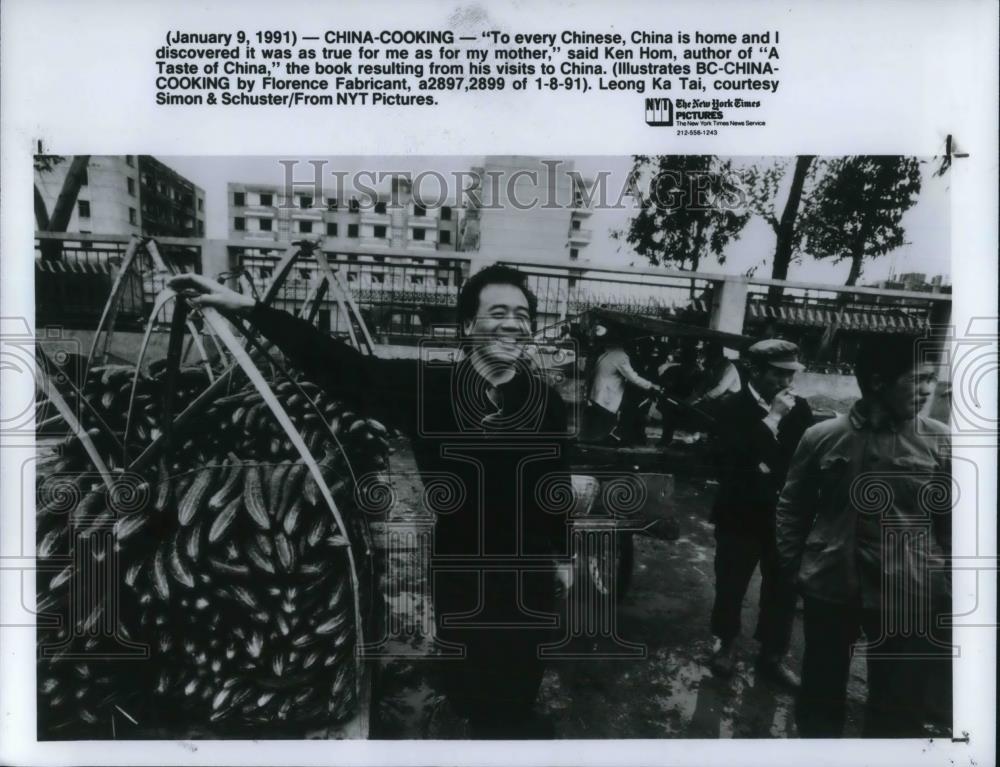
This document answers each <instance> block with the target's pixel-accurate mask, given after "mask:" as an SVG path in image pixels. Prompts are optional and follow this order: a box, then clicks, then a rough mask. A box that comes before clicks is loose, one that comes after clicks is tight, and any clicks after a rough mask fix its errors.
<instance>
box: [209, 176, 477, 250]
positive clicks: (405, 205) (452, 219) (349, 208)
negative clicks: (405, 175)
mask: <svg viewBox="0 0 1000 767" xmlns="http://www.w3.org/2000/svg"><path fill="white" fill-rule="evenodd" d="M228 197H229V200H228V203H229V214H230V215H229V239H230V241H233V242H242V243H246V244H247V245H248V246H259V247H264V248H266V247H267V243H272V242H273V243H282V244H285V243H288V242H292V241H294V240H298V239H306V240H314V239H317V238H320V239H321V244H322V247H323V250H325V251H336V250H337V249H338V248H341V249H351V250H354V249H362V250H364V249H370V250H373V251H374V250H380V251H381V250H386V249H391V250H400V251H402V250H405V251H412V252H424V253H434V252H454V251H455V250H456V242H457V239H458V210H457V208H456V207H455V205H454V204H451V205H441V206H439V207H428V206H425V205H422V204H421V202H420V201H419V200H416V199H414V197H413V195H412V193H411V190H410V188H409V185H408V184H407V183H406V182H405V180H403V179H393V184H392V186H391V187H388V188H383V189H381V190H379V191H378V194H377V197H376V199H374V200H372V199H368V198H367V197H366V196H365V195H362V194H360V193H357V192H353V191H350V190H344V191H343V192H342V193H341V196H340V197H337V196H334V195H331V196H328V197H325V198H322V199H318V198H316V197H314V196H313V194H312V193H311V192H309V191H303V190H302V189H298V190H296V191H294V192H293V193H292V194H291V195H288V194H286V193H285V191H284V190H282V189H281V188H280V187H278V186H276V185H266V184H240V183H230V184H229V185H228Z"/></svg>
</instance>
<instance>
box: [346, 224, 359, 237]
mask: <svg viewBox="0 0 1000 767" xmlns="http://www.w3.org/2000/svg"><path fill="white" fill-rule="evenodd" d="M347 236H348V237H351V238H352V239H355V240H356V239H357V238H358V225H357V224H348V225H347Z"/></svg>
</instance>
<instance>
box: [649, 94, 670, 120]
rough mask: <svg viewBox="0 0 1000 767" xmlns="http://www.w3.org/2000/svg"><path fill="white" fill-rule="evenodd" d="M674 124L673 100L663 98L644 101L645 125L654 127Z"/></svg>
mask: <svg viewBox="0 0 1000 767" xmlns="http://www.w3.org/2000/svg"><path fill="white" fill-rule="evenodd" d="M673 124H674V100H673V99H668V98H664V97H656V98H649V99H646V125H652V126H654V127H661V126H670V125H673Z"/></svg>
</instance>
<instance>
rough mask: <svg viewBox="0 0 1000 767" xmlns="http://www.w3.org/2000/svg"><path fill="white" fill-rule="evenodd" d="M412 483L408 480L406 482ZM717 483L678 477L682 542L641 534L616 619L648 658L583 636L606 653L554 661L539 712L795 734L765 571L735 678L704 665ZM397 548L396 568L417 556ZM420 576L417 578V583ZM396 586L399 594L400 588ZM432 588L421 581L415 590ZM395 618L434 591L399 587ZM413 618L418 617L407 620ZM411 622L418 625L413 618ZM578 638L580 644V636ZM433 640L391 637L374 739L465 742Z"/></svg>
mask: <svg viewBox="0 0 1000 767" xmlns="http://www.w3.org/2000/svg"><path fill="white" fill-rule="evenodd" d="M410 460H412V459H410V457H409V456H408V455H407V454H406V453H405V452H404V453H400V454H397V455H396V456H394V466H395V467H396V471H395V472H394V473H395V474H396V477H397V480H399V486H398V487H397V507H396V510H395V512H394V513H395V515H396V517H397V518H402V517H404V516H409V514H410V513H411V512H412V511H413V508H414V506H416V505H417V504H418V503H419V500H418V499H419V492H420V490H419V487H416V486H415V485H413V484H412V477H413V474H412V473H411V472H409V471H407V470H405V469H409V468H411V467H410V466H409V465H408V463H409V461H410ZM408 483H410V484H408ZM713 492H714V485H713V484H712V483H711V481H710V480H708V481H693V480H684V479H683V478H680V477H678V478H676V483H675V492H674V513H675V514H676V515H677V518H678V521H679V522H680V526H681V537H680V538H679V539H678V540H676V541H664V540H658V539H654V538H650V537H646V536H641V535H640V536H636V537H635V541H634V542H635V552H636V557H635V568H634V577H633V580H632V584H631V586H630V588H629V590H628V592H627V594H626V595H625V597H624V599H623V600H622V602H621V603H620V605H619V606H618V613H617V616H616V621H615V625H616V626H617V637H618V639H620V640H621V641H622V643H627V644H629V645H635V646H638V647H639V648H640V649H639V652H640V653H641V654H642V655H643V656H644V657H638V658H636V657H632V658H614V657H608V654H610V653H614V652H615V651H616V650H619V649H620V648H619V647H618V646H617V645H616V643H615V642H614V641H613V640H611V639H609V638H607V637H604V638H601V637H596V638H594V639H592V640H583V645H585V646H584V647H583V651H584V653H586V651H587V649H590V650H594V651H597V650H603V651H605V654H604V655H603V656H602V657H599V658H597V657H584V658H582V659H572V660H569V659H566V660H562V659H560V660H553V661H551V662H550V664H549V666H548V669H547V671H546V674H545V678H544V681H543V683H542V689H541V693H540V698H539V705H540V707H541V709H542V710H543V711H544V712H545V713H546V714H548V715H549V716H550V718H551V719H552V721H553V722H554V725H555V728H556V734H557V737H561V738H733V737H736V738H741V737H742V738H757V737H788V736H791V735H793V724H792V705H793V698H792V695H791V694H789V693H788V692H786V691H784V690H782V689H781V688H780V687H777V686H775V685H774V684H772V683H770V682H768V681H764V680H758V679H757V678H756V677H755V673H754V667H753V661H754V657H755V652H756V643H755V641H754V640H753V639H751V638H750V635H751V634H752V632H753V628H754V621H755V619H756V604H757V600H758V586H759V575H758V576H757V577H755V579H754V582H753V583H752V584H751V588H750V590H749V593H748V594H747V597H746V600H745V602H744V611H743V624H744V627H743V634H744V638H743V639H742V641H741V647H740V650H741V652H740V659H739V663H738V666H737V670H736V673H735V674H734V675H733V677H732V678H731V679H728V680H722V679H717V678H715V677H713V676H712V674H711V672H710V671H709V669H708V667H707V665H706V661H707V658H708V656H709V655H710V653H711V649H712V637H711V635H710V633H709V630H708V620H709V611H710V609H711V605H712V596H713V582H714V578H713V573H712V561H713V556H714V541H713V537H712V526H711V525H710V524H709V523H708V521H707V518H708V512H709V508H710V505H711V498H712V493H713ZM414 556H415V554H414V552H410V553H409V554H401V553H397V554H396V557H397V559H399V560H400V561H397V562H396V565H405V564H409V565H412V564H413V563H412V561H410V562H409V563H407V562H403V561H401V560H405V559H407V558H412V557H414ZM411 583H412V581H411ZM392 591H393V592H395V590H392ZM425 591H426V589H424V588H422V587H421V588H418V592H425ZM389 609H390V614H392V613H393V612H395V613H397V614H396V615H395V616H394V617H395V618H396V619H398V620H400V621H401V622H402V624H403V625H406V624H407V622H408V619H407V615H412V614H413V613H412V612H411V611H413V610H416V613H417V614H418V615H419V616H426V615H429V614H430V610H431V606H430V604H429V600H428V599H427V597H426V594H425V593H416V594H415V593H412V592H410V593H407V591H402V592H398V593H394V596H393V597H392V598H391V599H390V608H389ZM409 622H410V623H411V624H412V621H409ZM411 628H412V626H411ZM578 644H579V642H578ZM427 646H428V643H427V642H426V637H424V636H420V635H416V634H411V635H409V636H405V637H399V638H396V639H394V640H393V642H392V643H391V647H392V649H393V651H394V652H398V653H400V654H401V655H407V654H408V656H409V657H397V658H393V659H389V660H383V661H382V662H381V664H380V665H381V669H380V673H379V681H378V685H377V688H376V689H377V693H376V705H375V710H374V712H373V718H374V722H373V732H372V735H373V737H376V738H386V739H396V738H428V737H431V738H455V737H457V738H461V737H463V735H464V733H465V729H464V723H463V722H461V721H460V720H458V719H457V718H456V717H455V716H454V715H453V714H452V713H451V712H450V710H449V709H448V706H447V704H446V702H445V701H444V698H443V696H442V695H441V694H440V692H439V691H438V690H436V689H435V686H434V679H433V674H432V673H431V669H430V666H431V664H430V663H428V658H429V656H428V655H427ZM801 656H802V632H801V616H797V618H796V627H795V633H794V638H793V647H792V651H791V654H790V665H791V666H792V667H793V668H795V669H796V670H798V667H799V664H800V662H801ZM864 684H865V681H864V664H863V662H861V661H860V660H856V661H855V663H854V665H853V667H852V673H851V684H850V709H849V716H848V725H847V729H846V733H845V734H846V735H848V736H851V735H857V734H858V733H859V732H860V705H861V703H862V701H863V695H864Z"/></svg>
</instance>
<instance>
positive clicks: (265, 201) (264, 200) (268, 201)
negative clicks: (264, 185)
mask: <svg viewBox="0 0 1000 767" xmlns="http://www.w3.org/2000/svg"><path fill="white" fill-rule="evenodd" d="M260 204H261V205H263V206H264V207H265V208H270V207H271V206H272V205H274V195H270V194H261V196H260Z"/></svg>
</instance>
